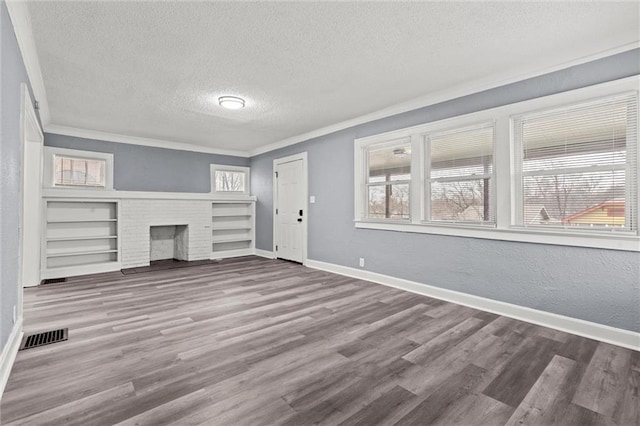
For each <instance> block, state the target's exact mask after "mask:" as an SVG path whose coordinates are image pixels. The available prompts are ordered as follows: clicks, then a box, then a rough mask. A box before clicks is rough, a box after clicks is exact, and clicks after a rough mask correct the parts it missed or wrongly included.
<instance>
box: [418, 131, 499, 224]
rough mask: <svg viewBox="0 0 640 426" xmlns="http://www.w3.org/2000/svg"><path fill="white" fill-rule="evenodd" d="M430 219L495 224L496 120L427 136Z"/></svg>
mask: <svg viewBox="0 0 640 426" xmlns="http://www.w3.org/2000/svg"><path fill="white" fill-rule="evenodd" d="M426 146H427V149H426V152H427V156H428V161H427V173H426V175H427V185H426V186H427V188H426V189H427V193H428V194H429V196H428V200H427V203H426V205H427V206H428V207H427V210H428V211H427V218H428V220H430V221H433V222H456V223H475V224H493V223H495V213H494V206H493V169H494V166H493V149H494V125H493V123H489V124H484V125H481V126H474V127H470V128H469V127H468V128H464V129H455V130H452V131H447V132H443V133H437V134H430V135H428V136H427V137H426Z"/></svg>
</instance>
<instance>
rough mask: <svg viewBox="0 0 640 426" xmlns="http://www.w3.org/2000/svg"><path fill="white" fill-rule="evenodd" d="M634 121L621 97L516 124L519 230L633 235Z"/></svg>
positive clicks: (630, 104) (633, 105)
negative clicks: (622, 230)
mask: <svg viewBox="0 0 640 426" xmlns="http://www.w3.org/2000/svg"><path fill="white" fill-rule="evenodd" d="M636 114H637V102H636V100H635V98H634V97H632V96H627V95H623V96H616V97H612V98H609V99H605V100H597V101H593V102H588V103H583V104H579V105H573V106H571V107H565V108H563V109H556V110H551V111H543V112H540V113H535V114H530V115H525V116H522V117H519V118H518V119H517V120H516V129H517V130H518V132H519V135H518V136H519V137H520V141H521V143H522V152H521V155H522V160H521V161H522V163H521V168H522V173H523V177H522V221H523V223H522V224H523V225H525V226H537V225H546V226H563V227H569V226H570V227H588V228H601V229H605V228H620V227H623V228H630V229H633V228H635V226H634V225H633V222H629V219H632V218H633V214H632V213H633V211H632V210H631V209H632V208H633V205H634V203H635V202H636V201H635V200H636V199H637V198H636V197H637V192H636V191H637V189H635V186H634V176H636V173H637V165H635V162H634V161H633V158H634V156H635V155H636V154H635V151H634V149H635V140H636V137H637V129H636V125H635V121H634V120H633V119H630V118H633V117H635V115H636ZM628 222H629V223H628Z"/></svg>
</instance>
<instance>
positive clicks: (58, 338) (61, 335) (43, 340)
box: [20, 328, 69, 351]
mask: <svg viewBox="0 0 640 426" xmlns="http://www.w3.org/2000/svg"><path fill="white" fill-rule="evenodd" d="M68 338H69V329H68V328H61V329H60V330H52V331H45V332H44V333H37V334H30V335H26V336H24V338H23V339H22V344H21V345H20V350H21V351H22V350H24V349H31V348H35V347H38V346H44V345H50V344H52V343H58V342H63V341H65V340H67V339H68Z"/></svg>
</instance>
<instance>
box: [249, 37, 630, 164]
mask: <svg viewBox="0 0 640 426" xmlns="http://www.w3.org/2000/svg"><path fill="white" fill-rule="evenodd" d="M639 47H640V41H637V42H633V43H628V44H625V45H622V46H618V47H616V48H613V49H608V50H606V51H602V52H599V53H596V54H593V55H589V56H584V57H582V58H578V59H575V60H572V61H569V62H563V63H561V64H558V65H555V66H552V67H546V68H535V69H531V70H520V71H518V72H515V73H514V72H510V73H503V74H500V75H498V76H492V77H490V78H483V79H478V80H475V81H473V82H470V83H465V84H462V85H459V86H456V87H454V88H447V89H445V90H441V91H438V92H434V93H431V94H428V95H425V96H420V97H418V98H414V99H412V100H410V101H407V102H402V103H399V104H396V105H392V106H390V107H387V108H383V109H381V110H378V111H375V112H372V113H369V114H365V115H361V116H359V117H355V118H352V119H350V120H345V121H341V122H339V123H336V124H332V125H330V126H326V127H322V128H319V129H315V130H312V131H310V132H306V133H302V134H300V135H297V136H292V137H290V138H287V139H283V140H281V141H278V142H274V143H271V144H269V145H265V146H262V147H260V148H256V149H254V150H252V151H251V152H250V154H251V157H254V156H257V155H260V154H264V153H267V152H270V151H275V150H276V149H280V148H285V147H287V146H290V145H295V144H297V143H300V142H304V141H307V140H309V139H313V138H317V137H320V136H324V135H328V134H330V133H334V132H338V131H340V130H344V129H348V128H350V127H354V126H357V125H360V124H364V123H368V122H370V121H375V120H379V119H382V118H387V117H391V116H393V115H397V114H401V113H403V112H408V111H412V110H415V109H419V108H424V107H427V106H430V105H435V104H438V103H441V102H445V101H449V100H452V99H456V98H461V97H463V96H467V95H472V94H474V93H479V92H483V91H485V90H489V89H494V88H497V87H500V86H506V85H508V84H511V83H517V82H519V81H523V80H527V79H530V78H534V77H539V76H541V75H545V74H549V73H552V72H555V71H560V70H562V69H565V68H570V67H573V66H576V65H581V64H584V63H587V62H591V61H595V60H598V59H602V58H606V57H607V56H612V55H615V54H617V53H622V52H626V51H628V50H632V49H637V48H639Z"/></svg>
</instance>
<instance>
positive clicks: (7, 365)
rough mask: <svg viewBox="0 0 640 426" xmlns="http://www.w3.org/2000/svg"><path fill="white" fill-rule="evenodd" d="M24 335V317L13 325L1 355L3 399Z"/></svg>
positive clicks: (0, 392)
mask: <svg viewBox="0 0 640 426" xmlns="http://www.w3.org/2000/svg"><path fill="white" fill-rule="evenodd" d="M22 335H23V333H22V318H19V319H18V321H17V322H16V323H15V324H14V325H13V330H11V334H10V335H9V339H8V340H7V344H6V345H5V346H4V348H3V349H2V355H0V399H2V394H3V392H4V387H5V386H6V385H7V382H8V381H9V375H10V374H11V368H12V367H13V362H14V361H15V359H16V355H17V354H18V349H19V348H20V342H22Z"/></svg>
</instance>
